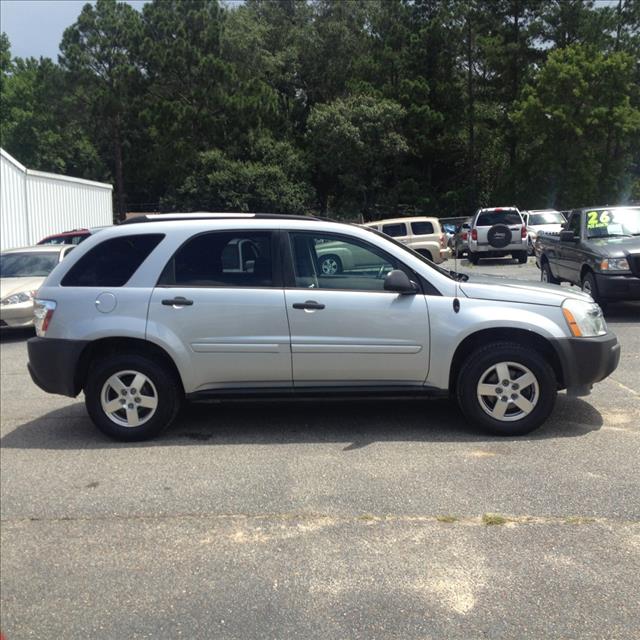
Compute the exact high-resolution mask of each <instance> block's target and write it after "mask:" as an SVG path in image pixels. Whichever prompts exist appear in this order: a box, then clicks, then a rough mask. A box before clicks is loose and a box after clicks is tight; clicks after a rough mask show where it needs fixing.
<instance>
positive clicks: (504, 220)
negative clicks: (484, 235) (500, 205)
mask: <svg viewBox="0 0 640 640" xmlns="http://www.w3.org/2000/svg"><path fill="white" fill-rule="evenodd" d="M494 224H522V219H521V218H520V214H519V213H518V212H517V211H486V212H485V213H481V214H480V215H479V216H478V221H477V222H476V226H477V227H492V226H493V225H494Z"/></svg>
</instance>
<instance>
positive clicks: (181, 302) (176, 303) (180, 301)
mask: <svg viewBox="0 0 640 640" xmlns="http://www.w3.org/2000/svg"><path fill="white" fill-rule="evenodd" d="M162 304H163V305H164V306H165V307H190V306H191V305H192V304H193V300H187V298H183V297H182V296H178V297H177V298H169V299H168V300H163V301H162Z"/></svg>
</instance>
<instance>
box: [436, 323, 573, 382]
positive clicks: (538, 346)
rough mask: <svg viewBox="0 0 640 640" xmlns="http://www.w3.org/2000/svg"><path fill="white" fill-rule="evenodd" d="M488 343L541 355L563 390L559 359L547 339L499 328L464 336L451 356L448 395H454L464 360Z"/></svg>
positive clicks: (482, 330)
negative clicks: (510, 345)
mask: <svg viewBox="0 0 640 640" xmlns="http://www.w3.org/2000/svg"><path fill="white" fill-rule="evenodd" d="M490 342H515V343H516V344H520V345H522V346H524V347H528V348H531V349H535V350H536V351H538V352H540V353H542V354H543V355H544V356H545V358H546V359H547V361H548V362H549V364H550V365H551V367H552V368H553V371H554V373H555V375H556V379H557V381H558V388H559V389H564V388H565V382H564V373H563V370H562V364H561V362H560V358H559V356H558V354H557V352H556V350H555V349H554V347H553V345H552V344H551V342H549V340H548V339H547V338H545V337H544V336H541V335H540V334H538V333H535V332H533V331H527V330H526V329H517V328H510V327H501V328H495V329H481V330H480V331H476V332H475V333H472V334H470V335H468V336H466V337H465V339H464V340H462V342H461V343H460V344H459V345H458V346H457V348H456V350H455V352H454V354H453V358H452V359H451V366H450V369H449V393H450V394H452V395H455V393H456V385H457V382H458V374H459V373H460V369H461V368H462V365H463V364H464V362H465V360H466V359H467V358H468V357H469V355H471V353H473V352H474V351H475V350H476V349H477V348H478V347H481V346H483V345H486V344H488V343H490Z"/></svg>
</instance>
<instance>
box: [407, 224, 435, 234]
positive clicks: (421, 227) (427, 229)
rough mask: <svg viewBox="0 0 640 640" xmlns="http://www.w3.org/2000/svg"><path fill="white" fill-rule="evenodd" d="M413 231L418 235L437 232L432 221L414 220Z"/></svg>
mask: <svg viewBox="0 0 640 640" xmlns="http://www.w3.org/2000/svg"><path fill="white" fill-rule="evenodd" d="M411 231H413V233H414V234H415V235H417V236H426V235H429V234H430V233H435V231H434V230H433V225H432V224H431V223H430V222H412V223H411Z"/></svg>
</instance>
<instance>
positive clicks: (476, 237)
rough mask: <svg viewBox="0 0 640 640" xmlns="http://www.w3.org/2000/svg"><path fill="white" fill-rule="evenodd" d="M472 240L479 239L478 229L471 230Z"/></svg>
mask: <svg viewBox="0 0 640 640" xmlns="http://www.w3.org/2000/svg"><path fill="white" fill-rule="evenodd" d="M471 239H472V240H477V239H478V230H477V229H471Z"/></svg>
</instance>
